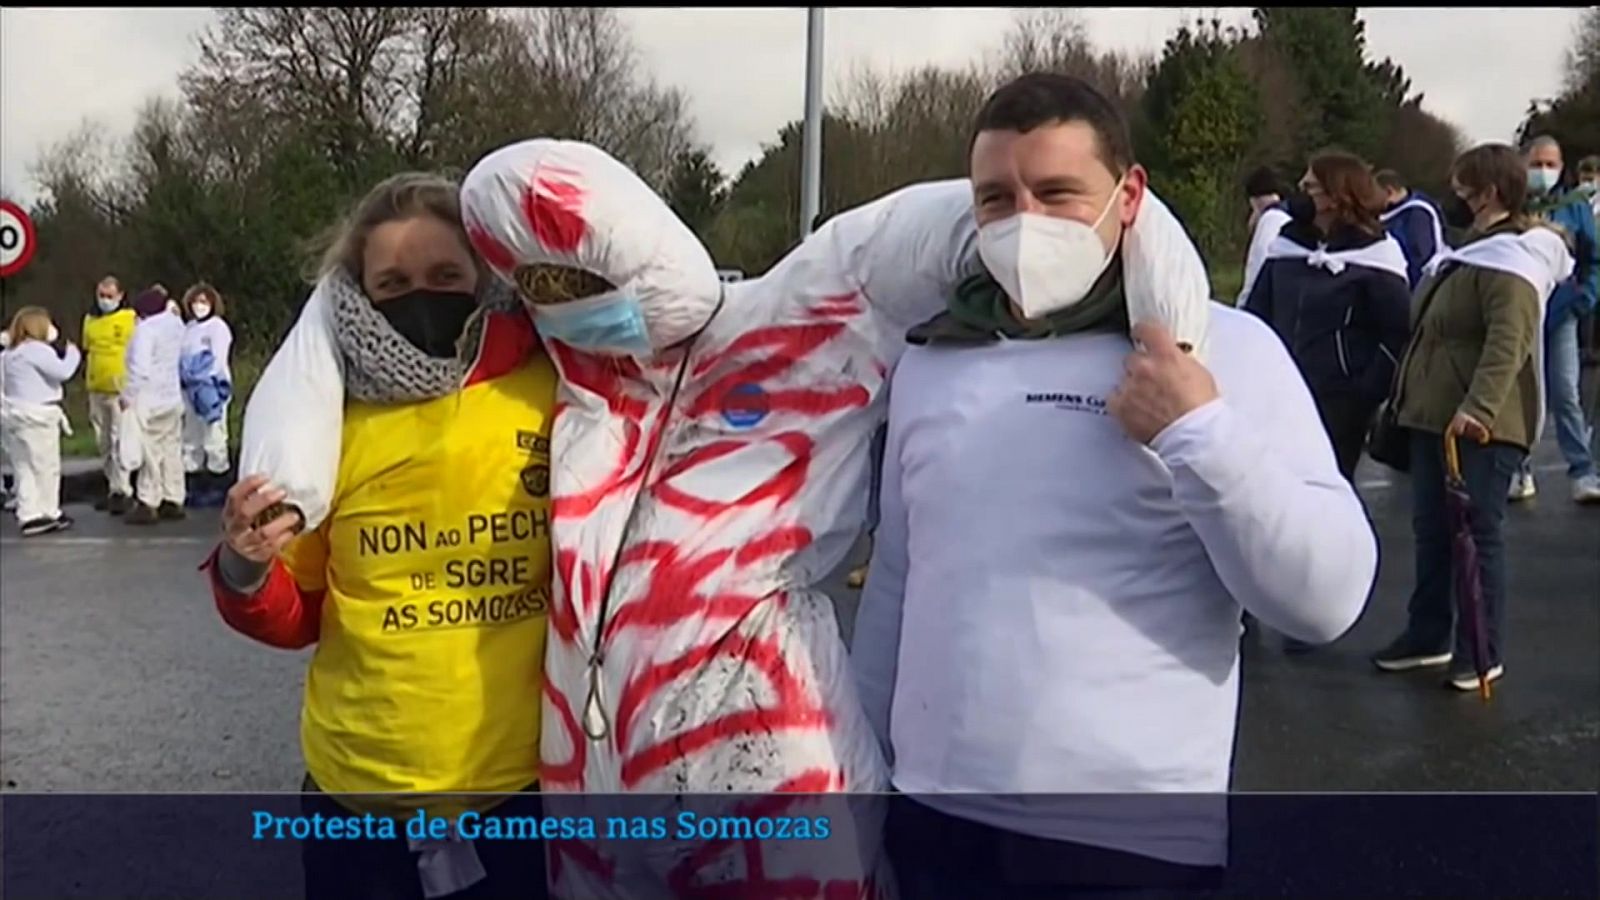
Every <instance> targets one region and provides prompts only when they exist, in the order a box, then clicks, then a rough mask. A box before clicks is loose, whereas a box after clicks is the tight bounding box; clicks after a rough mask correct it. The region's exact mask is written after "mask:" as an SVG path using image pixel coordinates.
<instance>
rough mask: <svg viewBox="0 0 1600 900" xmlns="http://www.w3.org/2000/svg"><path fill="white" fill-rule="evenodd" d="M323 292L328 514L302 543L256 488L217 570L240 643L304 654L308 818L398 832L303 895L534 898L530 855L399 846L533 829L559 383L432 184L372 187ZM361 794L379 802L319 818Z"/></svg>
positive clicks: (251, 482) (342, 846) (256, 480)
mask: <svg viewBox="0 0 1600 900" xmlns="http://www.w3.org/2000/svg"><path fill="white" fill-rule="evenodd" d="M324 278H325V287H331V288H332V291H333V293H332V294H331V295H330V296H331V298H332V300H333V303H332V306H333V308H334V311H335V312H334V315H335V316H336V317H337V319H338V328H337V332H338V341H339V345H340V346H339V350H340V352H341V354H342V355H343V357H344V362H345V373H346V381H345V385H346V392H347V401H346V412H345V423H344V434H343V439H342V445H341V449H340V464H339V474H338V480H337V483H336V487H335V493H334V498H333V502H332V507H331V512H330V514H329V515H328V518H327V521H326V522H324V523H323V524H322V525H321V526H320V527H319V528H318V529H316V530H315V531H313V532H309V533H305V534H299V535H298V536H296V532H297V531H298V530H299V525H300V522H301V520H300V518H299V516H298V514H297V513H295V512H293V511H292V510H291V511H286V512H284V511H283V510H286V509H287V508H286V507H283V506H281V502H282V500H283V493H282V492H281V491H278V490H277V489H275V488H274V487H273V486H271V485H270V484H268V483H267V482H266V480H265V479H264V478H262V477H259V476H258V477H252V478H247V479H245V480H244V481H242V482H240V483H239V484H238V485H236V486H235V487H234V488H233V489H232V490H231V491H230V492H229V494H228V499H227V505H226V507H225V509H224V511H223V531H224V542H223V545H222V546H221V547H220V548H219V549H218V552H217V554H216V555H214V556H213V558H212V563H211V564H210V565H209V566H208V571H209V573H210V576H211V583H212V587H213V592H214V594H215V595H216V603H217V608H218V610H219V611H220V612H221V614H222V617H223V619H224V620H225V621H226V622H227V623H228V624H229V625H230V626H232V627H233V628H234V629H235V630H237V631H239V632H241V633H243V634H245V635H247V636H249V637H252V638H255V639H256V640H259V641H261V642H263V643H266V644H269V645H271V646H274V647H283V648H299V647H305V646H308V645H311V644H315V645H316V651H315V653H314V654H313V656H312V659H311V668H310V672H309V674H308V675H307V678H306V687H305V705H304V709H303V712H302V716H301V728H300V734H301V746H302V749H303V752H304V754H305V759H306V768H307V770H308V775H307V779H306V786H305V790H306V791H307V796H306V800H305V806H306V809H305V812H306V814H307V815H308V816H309V815H310V814H311V813H312V812H321V813H323V814H324V815H325V816H327V815H343V816H349V815H350V814H351V813H352V812H354V813H355V814H358V815H359V814H362V813H365V812H375V813H382V814H388V815H392V816H395V817H396V818H395V825H396V829H397V831H396V833H397V837H396V838H394V839H388V840H371V841H365V840H363V841H343V840H336V841H315V840H312V841H307V842H306V843H305V844H304V851H303V853H304V861H305V870H306V891H307V896H308V897H311V898H317V897H338V898H361V897H379V896H382V897H402V896H416V897H422V896H424V895H425V896H428V897H430V898H432V897H440V896H455V895H456V893H457V892H462V891H470V893H469V894H465V896H472V897H478V896H491V895H492V896H501V895H514V896H518V897H542V896H544V895H545V880H544V858H543V853H542V848H540V847H529V846H527V845H524V844H520V843H518V842H503V841H483V842H478V843H477V844H476V845H474V844H473V843H471V842H466V843H454V844H451V843H441V844H438V845H424V846H418V845H417V844H416V843H415V842H409V843H410V846H408V841H407V839H406V831H405V827H404V825H405V821H406V820H407V819H409V818H411V817H412V816H413V815H414V814H415V811H416V810H417V809H422V810H424V811H425V813H426V815H427V816H429V817H446V818H452V819H453V818H454V817H455V816H456V815H458V814H460V813H462V812H465V811H469V810H470V811H475V812H480V813H481V812H485V811H487V810H488V808H490V807H494V812H495V814H496V815H507V816H528V815H540V802H539V795H538V794H537V783H538V777H539V771H538V764H539V710H540V703H539V692H540V686H541V679H542V667H543V662H544V641H545V616H546V610H547V608H548V606H549V594H548V592H549V585H550V576H551V566H550V544H549V534H550V509H549V503H550V498H549V465H550V425H551V419H552V417H553V408H554V404H555V385H556V375H555V371H554V369H553V368H552V366H551V364H550V362H549V360H548V359H547V358H546V357H545V356H544V355H543V353H542V351H541V350H540V348H539V345H538V341H537V340H536V337H535V334H534V331H533V328H532V325H531V322H530V320H529V318H528V316H527V314H526V312H524V311H523V309H522V308H521V306H520V304H519V302H518V301H517V300H516V299H515V297H514V295H513V294H512V293H511V292H510V290H509V289H508V288H503V287H500V286H499V282H498V281H497V280H495V279H491V278H488V277H486V276H484V275H483V274H482V273H481V271H480V268H479V266H478V265H477V263H476V262H475V258H474V256H473V254H472V251H471V250H470V248H469V245H468V242H467V237H466V234H465V232H464V231H463V228H462V225H461V217H460V211H459V207H458V205H457V188H456V186H455V185H454V184H452V183H450V182H448V181H446V180H443V179H440V178H436V177H433V176H427V175H416V174H407V175H399V176H395V177H394V178H391V179H389V180H388V181H385V182H383V183H382V184H380V185H378V187H376V188H375V189H374V190H373V191H372V193H371V194H369V195H368V196H367V198H366V199H365V200H363V201H362V202H361V203H360V204H359V206H358V207H357V208H356V210H355V212H354V213H353V214H352V216H351V217H350V219H349V221H348V222H347V224H346V226H345V228H344V232H343V234H342V236H341V237H340V238H339V239H338V240H337V241H336V242H335V243H334V245H333V247H332V248H331V249H330V251H329V255H328V257H327V259H326V261H325V264H324ZM280 512H281V514H279V513H280ZM266 519H271V521H265V520H266ZM320 792H327V793H326V794H323V793H320ZM464 792H483V793H497V794H502V795H504V794H507V793H515V794H516V796H514V797H513V798H511V799H509V800H504V802H500V801H502V799H503V798H502V797H485V796H479V797H461V796H450V795H452V794H455V795H459V794H461V793H464ZM354 793H368V794H382V795H388V796H385V797H381V798H373V797H363V798H353V797H335V796H334V795H341V794H354ZM396 795H404V796H396ZM335 800H337V803H336V802H334V801H335ZM444 847H448V848H449V849H443V848H444ZM441 854H442V855H443V856H445V857H449V858H447V859H441V858H440V856H441ZM463 873H465V874H463ZM441 879H442V880H441Z"/></svg>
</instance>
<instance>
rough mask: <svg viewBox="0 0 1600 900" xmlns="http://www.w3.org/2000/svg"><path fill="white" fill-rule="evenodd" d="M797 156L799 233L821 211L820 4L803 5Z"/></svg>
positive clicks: (807, 230)
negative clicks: (802, 112)
mask: <svg viewBox="0 0 1600 900" xmlns="http://www.w3.org/2000/svg"><path fill="white" fill-rule="evenodd" d="M801 140H802V148H801V157H800V236H801V237H802V238H803V237H805V236H807V235H809V234H811V224H812V223H813V222H815V221H816V219H817V214H818V213H820V212H821V211H822V7H820V6H810V7H807V8H806V120H805V131H804V132H803V135H802V139H801Z"/></svg>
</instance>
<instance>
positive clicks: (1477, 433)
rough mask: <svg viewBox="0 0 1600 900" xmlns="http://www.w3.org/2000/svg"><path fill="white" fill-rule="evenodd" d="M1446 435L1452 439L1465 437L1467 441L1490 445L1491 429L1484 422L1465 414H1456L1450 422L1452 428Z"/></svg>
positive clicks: (1447, 430)
mask: <svg viewBox="0 0 1600 900" xmlns="http://www.w3.org/2000/svg"><path fill="white" fill-rule="evenodd" d="M1446 433H1447V434H1448V435H1449V436H1450V437H1465V438H1466V439H1467V440H1469V441H1472V442H1474V443H1477V444H1487V443H1489V429H1488V428H1486V427H1485V426H1484V424H1483V423H1482V422H1479V421H1478V420H1477V419H1474V418H1473V417H1471V416H1469V415H1467V414H1466V413H1464V412H1458V413H1456V415H1455V418H1453V419H1451V420H1450V426H1449V428H1448V429H1446Z"/></svg>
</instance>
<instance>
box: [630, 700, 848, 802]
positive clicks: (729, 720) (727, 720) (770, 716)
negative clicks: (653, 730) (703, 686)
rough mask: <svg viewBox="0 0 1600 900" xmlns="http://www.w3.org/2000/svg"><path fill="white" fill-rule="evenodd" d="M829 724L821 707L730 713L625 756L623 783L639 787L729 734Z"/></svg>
mask: <svg viewBox="0 0 1600 900" xmlns="http://www.w3.org/2000/svg"><path fill="white" fill-rule="evenodd" d="M832 725H833V715H832V713H829V712H828V711H827V710H822V709H751V710H744V711H742V712H736V713H729V714H728V715H725V716H719V717H717V718H715V719H712V720H711V721H709V722H706V723H705V724H704V725H697V726H695V727H694V728H691V729H689V730H688V731H685V732H683V733H681V734H677V735H674V736H672V737H671V738H669V739H667V740H663V741H661V742H659V743H656V744H652V745H650V746H649V747H646V748H645V749H643V750H641V751H639V752H638V753H635V754H633V755H632V756H629V757H627V758H626V759H624V760H623V761H622V784H623V786H624V787H626V788H629V789H632V788H635V787H638V785H639V782H641V781H643V780H644V779H646V778H649V777H650V776H651V775H654V774H655V773H657V772H659V771H661V770H662V769H664V768H666V767H667V766H670V765H672V764H673V763H675V762H680V761H682V760H684V759H687V758H689V757H690V756H693V755H694V754H695V753H698V752H699V751H701V750H704V749H705V748H707V747H710V746H712V745H714V744H718V743H722V742H724V741H727V740H729V739H731V738H736V737H742V736H745V735H764V734H775V733H777V732H780V731H822V730H825V729H827V728H830V727H832Z"/></svg>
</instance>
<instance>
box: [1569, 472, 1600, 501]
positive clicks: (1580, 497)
mask: <svg viewBox="0 0 1600 900" xmlns="http://www.w3.org/2000/svg"><path fill="white" fill-rule="evenodd" d="M1572 500H1573V502H1575V503H1582V504H1584V505H1586V506H1587V505H1589V504H1592V503H1600V475H1585V476H1583V477H1582V478H1578V479H1575V480H1574V481H1573V482H1572Z"/></svg>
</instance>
